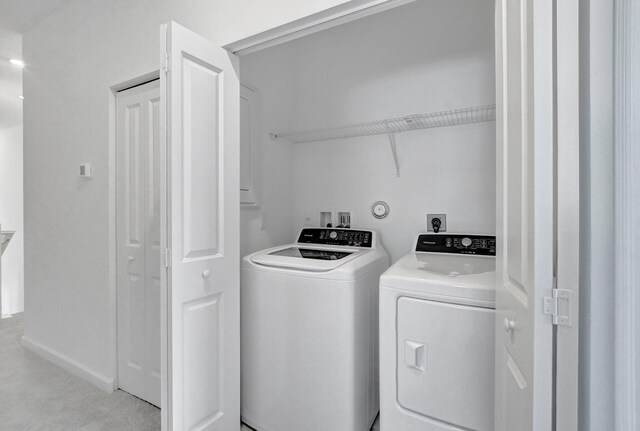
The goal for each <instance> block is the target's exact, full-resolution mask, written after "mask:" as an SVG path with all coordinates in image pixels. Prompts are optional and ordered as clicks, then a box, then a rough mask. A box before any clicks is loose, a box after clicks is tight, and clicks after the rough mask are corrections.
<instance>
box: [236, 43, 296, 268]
mask: <svg viewBox="0 0 640 431" xmlns="http://www.w3.org/2000/svg"><path fill="white" fill-rule="evenodd" d="M292 48H293V46H292V45H291V44H286V45H282V46H281V47H280V48H279V49H268V50H266V51H262V52H260V53H258V54H254V55H250V56H246V57H241V58H240V80H241V82H243V83H246V84H249V85H250V86H252V87H253V88H256V89H258V94H259V96H258V97H259V98H260V105H261V107H262V109H260V110H259V111H260V112H259V114H258V115H260V120H261V123H262V127H261V133H260V137H261V140H260V143H259V145H261V146H262V160H261V164H262V167H261V169H260V174H261V178H258V179H257V181H258V182H259V183H260V185H261V190H260V196H259V201H260V206H259V207H258V208H255V207H242V208H241V212H240V223H241V225H240V232H241V235H240V252H241V255H242V256H245V255H247V254H249V253H251V252H254V251H257V250H262V249H265V248H268V247H273V246H275V245H278V244H285V243H287V242H292V234H291V225H292V224H293V214H292V211H293V201H292V196H291V195H292V192H293V169H292V163H293V153H292V147H291V143H290V142H288V141H273V140H271V138H270V137H269V131H270V130H273V129H274V128H276V129H277V128H280V127H286V125H288V124H289V121H290V118H291V116H292V115H293V108H294V93H293V92H292V91H291V86H290V83H291V82H292V80H293V79H294V77H295V70H294V69H293V68H291V67H290V66H291V62H292V56H293V55H294V54H295V50H294V49H292ZM261 222H262V224H263V228H260V224H261Z"/></svg>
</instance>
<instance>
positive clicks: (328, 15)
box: [223, 0, 416, 57]
mask: <svg viewBox="0 0 640 431" xmlns="http://www.w3.org/2000/svg"><path fill="white" fill-rule="evenodd" d="M414 1H416V0H352V1H349V2H346V3H343V4H340V5H338V6H335V7H332V8H329V9H325V10H322V11H320V12H317V13H314V14H312V15H308V16H306V17H304V18H300V19H297V20H295V21H291V22H289V23H286V24H283V25H280V26H277V27H274V28H271V29H269V30H266V31H262V32H260V33H256V34H254V35H252V36H248V37H245V38H243V39H240V40H237V41H235V42H231V43H228V44H226V45H224V46H223V48H224V49H226V50H227V51H229V52H231V53H233V54H236V55H238V56H240V57H241V56H243V55H247V54H252V53H254V52H258V51H261V50H263V49H266V48H270V47H272V46H275V45H279V44H281V43H285V42H289V41H291V40H294V39H298V38H301V37H304V36H307V35H310V34H313V33H317V32H319V31H322V30H326V29H329V28H331V27H335V26H337V25H340V24H345V23H347V22H351V21H355V20H357V19H359V18H364V17H366V16H369V15H373V14H376V13H378V12H383V11H385V10H388V9H393V8H395V7H398V6H402V5H404V4H407V3H412V2H414Z"/></svg>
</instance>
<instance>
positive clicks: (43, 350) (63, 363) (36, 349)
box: [22, 336, 115, 393]
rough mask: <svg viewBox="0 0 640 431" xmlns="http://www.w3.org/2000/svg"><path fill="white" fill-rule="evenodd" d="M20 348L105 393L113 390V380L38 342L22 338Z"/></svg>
mask: <svg viewBox="0 0 640 431" xmlns="http://www.w3.org/2000/svg"><path fill="white" fill-rule="evenodd" d="M22 346H23V347H24V348H25V349H27V350H29V351H31V352H33V353H35V354H36V355H38V356H40V357H41V358H44V359H46V360H47V361H49V362H51V363H53V364H55V365H57V366H59V367H60V368H62V369H64V370H67V371H69V372H70V373H72V374H75V375H76V376H78V377H80V378H81V379H83V380H85V381H87V382H89V383H91V384H92V385H94V386H97V387H98V388H100V389H102V390H103V391H105V392H108V393H111V392H113V391H114V389H115V388H114V383H115V382H114V379H112V378H109V377H106V376H103V375H102V374H100V373H97V372H95V371H93V370H91V369H89V368H88V367H86V366H85V365H83V364H81V363H80V362H78V361H76V360H75V359H71V358H70V357H68V356H66V355H63V354H62V353H59V352H56V351H55V350H52V349H50V348H49V347H46V346H43V345H42V344H40V343H38V342H35V341H33V340H30V339H29V338H27V337H25V336H23V337H22Z"/></svg>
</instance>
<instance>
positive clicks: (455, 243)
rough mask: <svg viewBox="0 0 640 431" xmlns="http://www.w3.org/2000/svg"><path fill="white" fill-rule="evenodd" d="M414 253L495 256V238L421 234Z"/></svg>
mask: <svg viewBox="0 0 640 431" xmlns="http://www.w3.org/2000/svg"><path fill="white" fill-rule="evenodd" d="M415 251H424V252H431V253H451V254H477V255H481V256H495V255H496V237H495V236H491V235H460V234H421V235H419V236H418V241H417V242H416V250H415Z"/></svg>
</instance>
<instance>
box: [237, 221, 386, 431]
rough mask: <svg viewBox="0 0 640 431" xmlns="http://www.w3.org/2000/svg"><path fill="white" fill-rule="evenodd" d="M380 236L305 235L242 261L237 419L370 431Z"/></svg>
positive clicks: (289, 430) (289, 428)
mask: <svg viewBox="0 0 640 431" xmlns="http://www.w3.org/2000/svg"><path fill="white" fill-rule="evenodd" d="M388 267H389V257H388V255H387V252H386V251H385V250H384V248H383V247H382V246H381V245H380V243H379V242H378V239H377V236H376V232H373V231H364V230H353V229H330V228H305V229H302V231H301V232H300V235H299V237H298V241H297V242H296V243H294V244H289V245H283V246H280V247H274V248H270V249H268V250H264V251H260V252H257V253H254V254H251V255H249V256H246V257H245V258H244V259H243V261H242V277H241V373H242V375H241V377H242V378H241V381H242V391H241V394H242V419H243V421H244V422H245V423H246V424H247V425H249V426H251V427H253V428H255V429H257V430H259V431H294V430H307V431H327V430H331V431H369V429H370V427H371V425H372V423H373V421H374V420H375V417H376V415H377V413H378V410H379V366H378V285H379V279H380V275H381V274H382V273H383V272H384V271H385V270H386V269H387V268H388Z"/></svg>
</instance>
